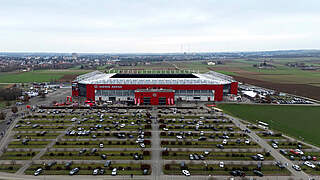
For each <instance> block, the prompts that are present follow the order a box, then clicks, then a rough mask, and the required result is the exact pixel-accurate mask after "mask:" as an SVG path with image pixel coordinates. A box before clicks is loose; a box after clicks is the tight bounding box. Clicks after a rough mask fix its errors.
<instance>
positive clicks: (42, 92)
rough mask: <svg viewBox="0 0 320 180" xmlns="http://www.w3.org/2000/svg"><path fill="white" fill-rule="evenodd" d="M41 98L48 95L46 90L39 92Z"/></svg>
mask: <svg viewBox="0 0 320 180" xmlns="http://www.w3.org/2000/svg"><path fill="white" fill-rule="evenodd" d="M39 96H40V97H41V98H46V93H44V90H41V91H40V92H39Z"/></svg>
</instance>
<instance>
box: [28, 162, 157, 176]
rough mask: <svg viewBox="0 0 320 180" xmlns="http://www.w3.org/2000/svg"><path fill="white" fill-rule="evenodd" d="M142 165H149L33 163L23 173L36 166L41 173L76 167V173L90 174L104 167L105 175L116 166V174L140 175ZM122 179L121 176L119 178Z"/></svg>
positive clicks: (61, 173) (32, 169) (58, 173)
mask: <svg viewBox="0 0 320 180" xmlns="http://www.w3.org/2000/svg"><path fill="white" fill-rule="evenodd" d="M142 165H144V166H145V167H146V166H148V167H150V165H148V164H136V163H128V164H114V163H111V166H110V167H104V166H103V164H96V163H93V164H72V165H71V167H70V168H66V167H65V166H64V164H57V165H54V166H53V167H51V168H50V169H46V168H45V166H44V165H42V164H33V165H31V166H30V167H29V168H28V169H27V170H26V171H25V174H27V175H31V174H33V173H34V171H35V170H36V169H38V168H40V167H41V168H43V169H44V170H43V172H42V173H41V175H68V174H69V172H70V170H71V169H73V168H76V167H78V168H79V169H80V171H79V172H78V173H77V174H78V175H92V171H93V169H96V168H98V169H100V168H103V169H105V170H106V171H105V175H111V170H112V169H113V168H117V174H118V175H130V174H133V175H142V172H143V171H142ZM148 174H151V170H149V171H148ZM121 179H122V178H121Z"/></svg>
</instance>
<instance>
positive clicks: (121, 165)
mask: <svg viewBox="0 0 320 180" xmlns="http://www.w3.org/2000/svg"><path fill="white" fill-rule="evenodd" d="M244 127H245V125H244V124H242V125H241V124H240V123H239V122H237V121H235V119H233V118H231V117H230V116H227V115H225V114H223V113H221V112H215V111H214V110H210V109H209V108H206V107H205V106H202V105H199V106H188V107H176V108H172V107H150V106H149V107H126V106H117V107H115V106H114V107H108V108H83V109H73V108H55V107H49V108H38V109H36V110H35V111H34V112H30V113H29V114H27V115H25V116H24V117H22V118H19V119H17V120H16V121H14V122H13V124H12V130H10V131H9V132H8V133H10V134H9V135H10V136H9V137H8V138H7V141H6V142H5V148H3V149H2V151H1V153H0V155H1V156H0V164H1V168H0V171H1V172H7V173H15V175H17V176H21V177H23V176H24V175H31V176H32V177H38V176H39V177H41V176H43V175H52V177H54V175H71V176H76V175H94V176H95V177H105V176H106V177H107V176H121V177H126V178H140V179H157V178H158V177H163V178H183V177H185V176H190V177H189V178H192V177H194V178H195V179H198V178H202V177H209V176H213V177H218V178H219V177H221V178H222V179H225V178H231V177H235V176H238V177H240V176H251V177H254V178H258V177H259V176H260V177H261V176H266V177H268V178H270V177H271V178H272V177H283V178H285V177H289V176H292V175H293V174H292V173H293V172H294V171H292V169H288V167H290V165H291V164H290V165H288V164H287V165H286V164H285V162H284V161H283V162H279V157H278V156H277V155H275V154H274V153H273V152H272V151H270V150H269V149H268V147H269V146H272V144H273V143H275V142H276V143H277V145H278V148H277V149H276V150H277V151H278V153H279V150H280V149H283V150H285V151H286V152H287V153H288V154H287V155H286V154H284V156H283V158H285V159H287V160H290V158H291V157H290V156H291V155H290V149H297V148H298V145H299V148H300V149H301V150H302V151H303V152H304V153H305V156H306V157H305V158H306V159H307V160H308V158H310V157H311V158H314V157H315V158H316V160H315V159H310V161H314V162H313V164H315V165H316V164H317V163H316V162H317V160H318V158H319V153H318V151H317V150H316V149H313V148H312V147H310V146H308V145H306V144H299V143H298V142H295V141H292V140H289V139H288V138H286V137H284V136H282V135H279V133H276V132H275V133H272V134H270V133H268V132H266V131H264V130H261V129H259V128H253V127H249V128H248V130H244ZM249 129H250V130H249ZM255 134H256V135H257V136H253V135H255ZM259 138H260V139H259ZM261 141H264V142H265V143H266V144H267V145H264V144H262V142H261ZM308 156H310V157H308ZM294 158H295V159H294V160H293V162H294V163H296V164H300V165H301V168H302V170H303V171H305V172H306V173H308V174H310V175H318V172H319V171H318V170H317V168H310V167H308V166H307V165H302V163H304V161H301V158H302V156H300V155H294Z"/></svg>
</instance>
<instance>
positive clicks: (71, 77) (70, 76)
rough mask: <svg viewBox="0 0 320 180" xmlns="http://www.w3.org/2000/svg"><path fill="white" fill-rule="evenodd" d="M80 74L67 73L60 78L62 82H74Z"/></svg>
mask: <svg viewBox="0 0 320 180" xmlns="http://www.w3.org/2000/svg"><path fill="white" fill-rule="evenodd" d="M77 76H78V75H76V74H65V75H63V76H62V78H60V79H59V81H60V82H72V81H73V80H74V79H75V78H76V77H77Z"/></svg>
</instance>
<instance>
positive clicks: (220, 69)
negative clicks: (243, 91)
mask: <svg viewBox="0 0 320 180" xmlns="http://www.w3.org/2000/svg"><path fill="white" fill-rule="evenodd" d="M208 69H209V70H212V71H227V72H233V73H237V74H241V75H261V73H259V72H250V71H246V70H242V69H240V68H235V67H210V68H208Z"/></svg>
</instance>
